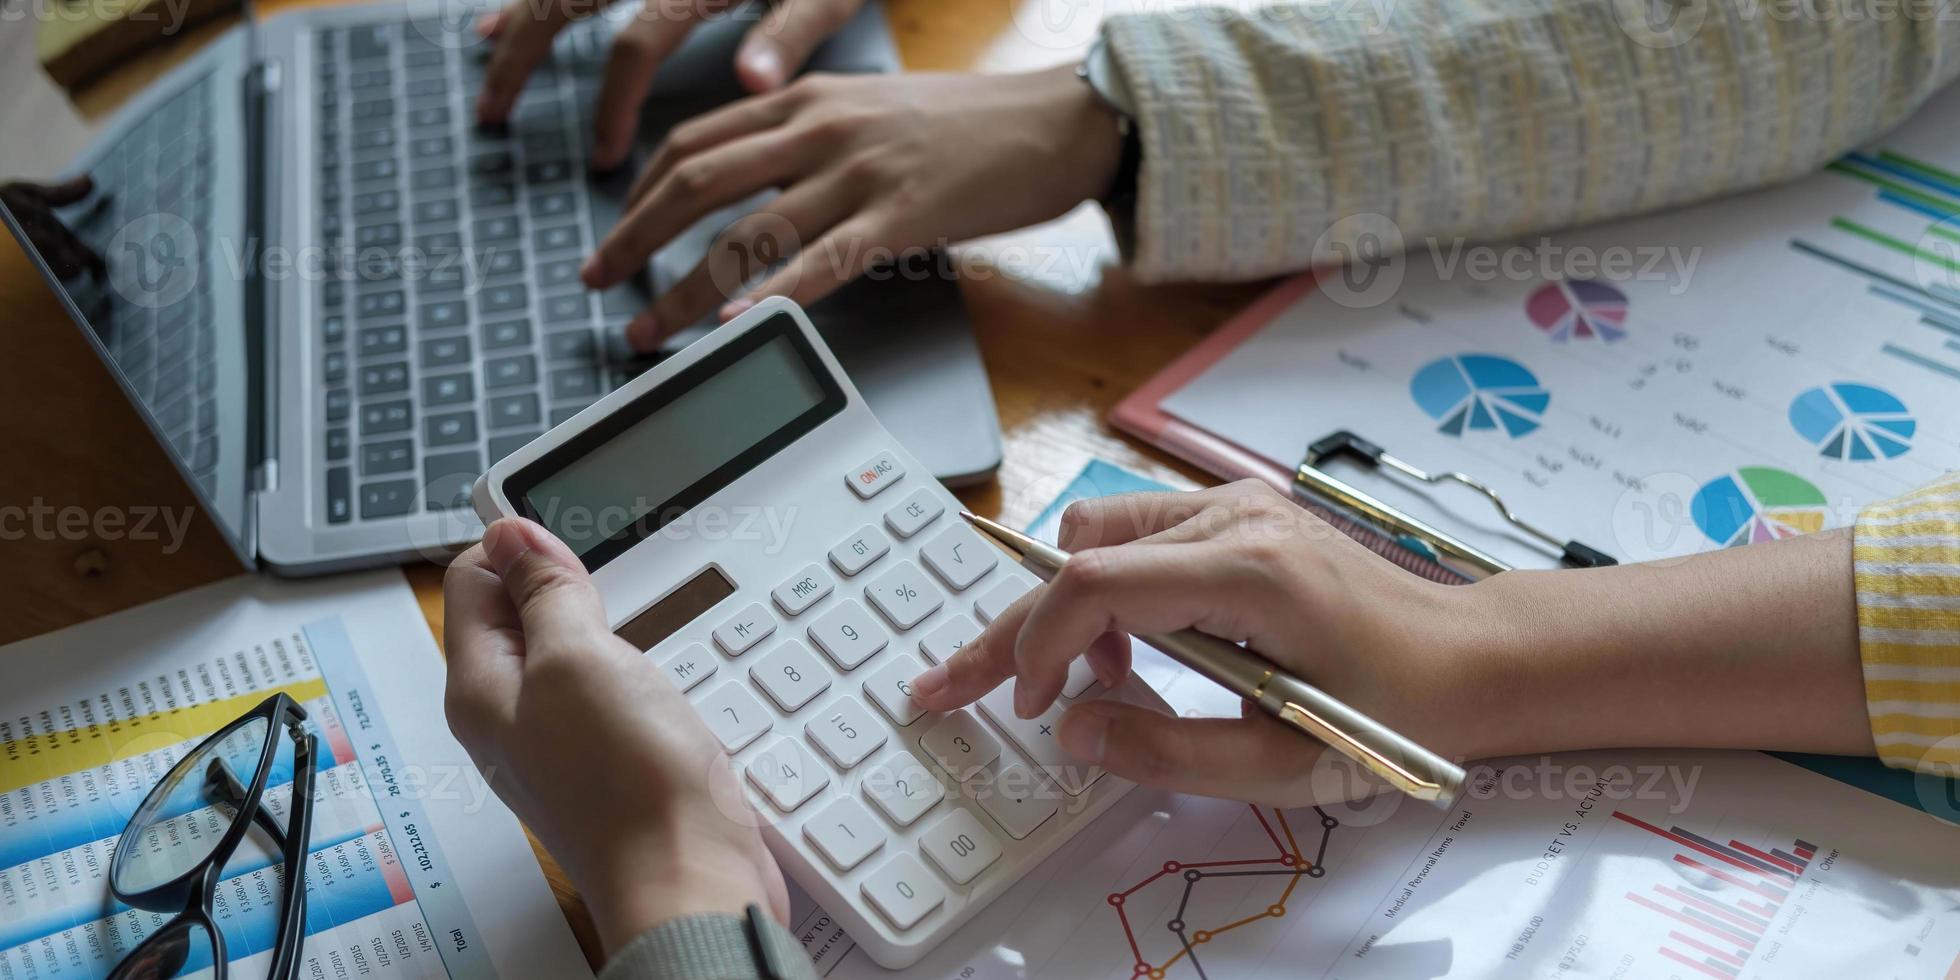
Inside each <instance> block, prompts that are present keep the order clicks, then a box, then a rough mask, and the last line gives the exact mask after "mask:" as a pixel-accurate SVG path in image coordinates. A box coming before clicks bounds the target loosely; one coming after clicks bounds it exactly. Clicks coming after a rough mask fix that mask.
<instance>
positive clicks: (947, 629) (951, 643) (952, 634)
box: [919, 616, 980, 664]
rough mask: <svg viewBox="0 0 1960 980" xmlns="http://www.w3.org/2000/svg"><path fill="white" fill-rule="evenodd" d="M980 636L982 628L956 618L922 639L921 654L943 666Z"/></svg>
mask: <svg viewBox="0 0 1960 980" xmlns="http://www.w3.org/2000/svg"><path fill="white" fill-rule="evenodd" d="M979 635H980V627H979V625H978V624H976V623H974V621H973V620H971V619H968V618H967V617H965V616H954V617H952V618H951V619H948V620H946V621H945V622H943V623H940V624H939V625H938V626H935V627H933V628H932V632H930V633H927V634H926V635H925V636H923V637H920V639H919V652H920V653H923V654H925V655H926V659H927V660H930V661H932V662H933V663H936V664H943V663H945V662H946V661H947V660H949V659H951V658H952V656H953V654H956V653H958V652H960V648H961V647H963V646H966V645H967V644H968V643H970V642H972V641H973V638H974V637H976V636H979Z"/></svg>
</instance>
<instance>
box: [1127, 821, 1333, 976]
mask: <svg viewBox="0 0 1960 980" xmlns="http://www.w3.org/2000/svg"><path fill="white" fill-rule="evenodd" d="M1251 809H1252V815H1253V817H1255V818H1256V819H1258V821H1259V826H1260V827H1261V828H1262V829H1264V830H1265V832H1266V839H1267V840H1269V841H1270V842H1271V843H1272V845H1273V850H1274V852H1275V853H1274V855H1273V856H1272V857H1269V858H1268V857H1257V858H1243V859H1239V860H1232V861H1193V862H1183V861H1165V862H1164V863H1163V865H1162V866H1161V867H1159V868H1158V869H1157V871H1156V872H1154V873H1153V874H1151V875H1150V876H1149V877H1147V878H1145V879H1143V880H1142V881H1139V882H1137V883H1136V884H1134V885H1131V886H1130V887H1129V888H1127V889H1125V890H1123V891H1120V892H1111V893H1110V895H1109V898H1108V902H1109V905H1110V907H1111V908H1113V909H1115V910H1116V918H1117V921H1118V922H1120V923H1121V924H1122V926H1123V936H1124V938H1125V939H1127V940H1128V941H1129V944H1130V955H1131V957H1132V959H1133V960H1134V962H1135V964H1136V965H1135V967H1134V969H1133V971H1132V975H1133V976H1135V977H1139V978H1143V977H1148V978H1150V980H1163V978H1164V977H1165V976H1167V975H1168V974H1169V972H1170V970H1171V968H1172V967H1174V966H1176V965H1177V964H1178V963H1179V962H1182V961H1189V963H1190V964H1191V969H1192V970H1193V971H1195V972H1196V974H1197V976H1198V977H1199V978H1200V980H1209V978H1208V977H1207V976H1206V974H1205V968H1204V963H1203V962H1202V960H1201V958H1200V957H1199V955H1198V948H1199V947H1201V946H1204V945H1205V944H1206V943H1209V942H1212V941H1213V940H1215V939H1217V938H1218V937H1219V936H1222V935H1224V934H1226V933H1228V932H1231V931H1233V930H1234V929H1238V928H1241V927H1243V926H1248V925H1251V924H1252V923H1254V922H1259V921H1262V920H1265V919H1277V918H1281V917H1283V916H1284V915H1286V903H1287V900H1288V899H1290V898H1292V897H1293V890H1294V889H1295V888H1297V887H1299V884H1300V879H1301V878H1321V877H1325V876H1326V874H1327V869H1326V867H1325V866H1324V865H1323V864H1322V862H1323V861H1325V860H1326V857H1327V842H1328V840H1329V838H1331V837H1332V836H1333V833H1334V828H1335V827H1338V826H1340V824H1341V822H1340V821H1339V820H1337V819H1335V818H1334V817H1332V816H1329V815H1328V813H1327V811H1325V810H1322V809H1321V808H1320V807H1314V808H1313V812H1314V813H1315V814H1316V815H1317V816H1318V817H1319V822H1320V843H1319V845H1318V846H1317V847H1315V848H1314V856H1313V858H1312V859H1308V858H1307V857H1306V855H1305V854H1304V853H1303V852H1302V851H1301V850H1300V844H1299V840H1298V838H1297V837H1296V836H1295V835H1294V832H1293V827H1292V824H1291V823H1290V822H1289V821H1288V820H1287V819H1286V813H1285V812H1284V811H1282V810H1280V809H1279V808H1277V807H1267V808H1265V809H1261V808H1260V807H1258V806H1256V805H1253V806H1252V807H1251ZM1268 810H1270V811H1271V813H1272V818H1271V819H1270V820H1269V819H1267V816H1266V812H1267V811H1268ZM1274 824H1278V826H1279V831H1277V832H1275V831H1274V830H1273V826H1274ZM1282 836H1284V837H1285V842H1284V843H1282V842H1281V840H1280V838H1281V837H1282ZM1172 876H1175V878H1173V880H1181V881H1183V883H1184V890H1183V893H1182V894H1180V895H1179V896H1178V900H1177V906H1176V911H1175V912H1173V913H1172V914H1171V918H1170V920H1169V921H1168V922H1166V923H1164V928H1165V929H1166V930H1167V931H1169V932H1170V934H1171V935H1172V936H1173V937H1174V938H1176V940H1177V947H1178V949H1177V952H1175V953H1173V954H1172V955H1171V956H1170V957H1169V958H1167V959H1165V960H1164V962H1162V963H1156V964H1153V963H1151V962H1150V960H1149V959H1148V958H1147V957H1146V956H1145V955H1144V952H1143V947H1142V946H1141V945H1140V944H1139V943H1138V942H1137V930H1136V929H1135V928H1134V927H1133V926H1132V925H1131V922H1130V915H1129V911H1128V905H1129V902H1130V899H1131V897H1132V896H1134V895H1136V894H1137V893H1138V892H1141V891H1143V890H1144V889H1146V888H1149V887H1150V886H1151V885H1154V884H1156V883H1157V882H1159V881H1162V880H1164V879H1166V878H1171V877H1172ZM1253 877H1271V878H1284V879H1286V887H1285V890H1283V891H1281V892H1280V894H1279V897H1278V898H1277V899H1275V900H1274V901H1273V902H1272V903H1271V904H1269V905H1267V906H1266V907H1265V908H1264V909H1263V910H1261V911H1259V912H1255V913H1253V914H1251V915H1247V916H1243V917H1241V918H1238V919H1235V920H1233V921H1230V922H1226V923H1224V924H1222V925H1216V926H1211V927H1209V928H1202V929H1200V928H1192V927H1191V925H1190V923H1188V922H1186V921H1185V913H1186V912H1187V911H1188V910H1189V909H1190V907H1191V895H1192V892H1193V891H1195V890H1196V888H1197V886H1198V884H1199V883H1200V882H1202V881H1205V880H1206V879H1212V878H1226V879H1230V878H1253Z"/></svg>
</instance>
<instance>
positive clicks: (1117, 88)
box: [1075, 37, 1136, 131]
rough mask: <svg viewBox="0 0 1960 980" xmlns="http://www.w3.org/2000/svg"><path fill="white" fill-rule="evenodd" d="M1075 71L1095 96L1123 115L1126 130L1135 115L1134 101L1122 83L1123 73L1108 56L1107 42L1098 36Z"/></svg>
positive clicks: (1128, 88)
mask: <svg viewBox="0 0 1960 980" xmlns="http://www.w3.org/2000/svg"><path fill="white" fill-rule="evenodd" d="M1075 73H1076V75H1078V76H1080V77H1081V78H1082V80H1083V81H1085V82H1088V83H1089V88H1090V89H1092V90H1093V91H1094V92H1095V93H1096V97H1097V98H1100V99H1102V100H1103V103H1104V104H1105V105H1107V106H1109V107H1110V108H1111V109H1114V110H1116V114H1117V115H1119V116H1122V117H1123V119H1122V122H1123V126H1124V128H1125V130H1126V131H1127V129H1128V127H1129V123H1130V120H1131V119H1132V118H1134V117H1135V116H1136V109H1135V105H1136V103H1135V101H1134V100H1132V99H1131V98H1130V87H1129V85H1127V84H1125V83H1124V81H1123V73H1122V72H1119V71H1117V70H1116V59H1115V58H1112V57H1110V54H1109V42H1108V41H1106V40H1105V39H1103V38H1100V37H1098V38H1097V39H1096V44H1095V47H1092V48H1090V49H1089V54H1088V56H1087V57H1085V58H1083V59H1082V64H1081V65H1079V66H1077V67H1076V69H1075Z"/></svg>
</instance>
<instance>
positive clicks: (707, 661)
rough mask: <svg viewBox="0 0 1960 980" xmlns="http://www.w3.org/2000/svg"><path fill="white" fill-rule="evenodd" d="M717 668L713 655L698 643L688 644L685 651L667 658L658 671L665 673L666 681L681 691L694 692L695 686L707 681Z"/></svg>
mask: <svg viewBox="0 0 1960 980" xmlns="http://www.w3.org/2000/svg"><path fill="white" fill-rule="evenodd" d="M716 666H718V665H717V664H716V663H715V655H714V654H712V653H709V652H708V648H707V647H704V646H702V645H701V644H699V643H690V644H688V647H687V649H685V650H682V651H681V652H679V653H677V654H674V655H673V656H671V657H668V658H667V662H666V663H663V664H661V665H660V669H661V670H664V671H666V672H667V679H668V680H670V681H673V682H674V686H675V687H678V688H680V689H681V690H683V691H691V690H694V686H695V685H696V684H699V683H701V682H702V681H705V680H707V679H708V675H710V674H713V673H714V672H715V668H716Z"/></svg>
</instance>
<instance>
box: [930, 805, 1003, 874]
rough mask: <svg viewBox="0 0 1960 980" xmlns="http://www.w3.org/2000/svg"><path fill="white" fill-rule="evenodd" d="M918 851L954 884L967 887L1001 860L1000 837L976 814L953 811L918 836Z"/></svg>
mask: <svg viewBox="0 0 1960 980" xmlns="http://www.w3.org/2000/svg"><path fill="white" fill-rule="evenodd" d="M919 850H922V851H924V852H926V857H929V858H931V859H932V863H934V864H936V865H939V870H941V871H944V872H946V877H948V878H951V879H953V884H956V885H964V884H966V883H967V882H969V881H972V880H973V879H974V878H975V877H977V876H979V874H980V872H982V871H985V870H987V866H988V865H991V864H993V863H994V862H995V861H998V860H1000V838H998V837H995V836H994V832H993V831H991V830H988V829H987V827H986V825H985V824H982V823H981V822H980V818H979V817H976V816H974V815H973V811H971V810H954V811H953V812H951V813H949V814H947V815H945V816H943V817H940V818H939V822H937V823H935V824H933V825H932V826H930V827H927V828H926V832H925V833H923V834H920V835H919Z"/></svg>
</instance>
